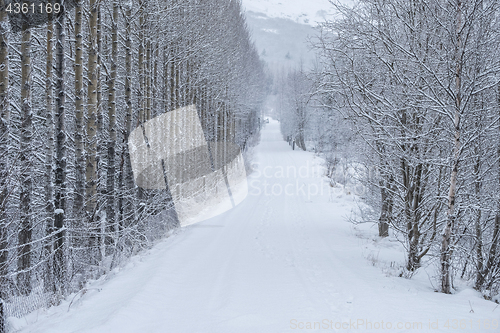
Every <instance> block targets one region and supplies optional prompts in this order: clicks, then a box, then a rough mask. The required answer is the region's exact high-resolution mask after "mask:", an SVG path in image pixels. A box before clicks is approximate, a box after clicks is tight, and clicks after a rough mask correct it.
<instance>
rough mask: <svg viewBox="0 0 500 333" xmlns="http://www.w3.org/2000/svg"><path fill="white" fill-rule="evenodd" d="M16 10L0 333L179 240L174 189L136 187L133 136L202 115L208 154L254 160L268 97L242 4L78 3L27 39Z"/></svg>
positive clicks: (4, 26)
mask: <svg viewBox="0 0 500 333" xmlns="http://www.w3.org/2000/svg"><path fill="white" fill-rule="evenodd" d="M10 3H11V1H7V0H1V1H0V9H1V10H0V30H1V31H0V66H1V68H0V114H1V118H0V312H3V316H2V314H1V313H0V332H1V331H2V330H3V328H2V327H3V322H2V318H3V317H4V316H22V315H24V314H26V313H28V312H30V311H32V310H34V309H37V308H40V307H47V306H50V305H54V304H58V303H59V302H60V300H61V299H62V298H64V297H66V296H67V295H69V294H71V293H73V292H77V291H79V290H83V289H84V288H85V285H86V282H87V281H89V280H94V279H97V278H99V277H100V276H102V275H103V274H106V273H107V272H109V271H110V270H112V269H113V268H114V267H117V266H118V265H119V264H120V262H122V261H123V259H124V258H127V257H129V256H131V255H133V254H135V253H137V252H138V251H140V250H141V249H143V248H146V247H148V246H150V245H151V244H152V243H153V242H154V241H155V240H156V239H158V238H161V237H164V236H165V235H167V233H168V232H169V230H172V229H173V228H176V227H177V226H178V221H176V215H175V211H173V209H172V206H171V205H169V196H168V189H166V190H144V189H141V188H138V187H137V186H136V184H135V183H134V178H133V174H132V169H131V165H130V156H129V151H128V145H127V140H128V137H129V134H130V133H131V131H133V130H134V129H135V128H137V127H138V126H140V125H141V124H143V123H144V122H146V121H148V120H150V119H152V118H154V117H156V116H158V115H161V114H163V113H165V112H169V111H172V110H175V109H178V108H180V107H184V106H188V105H195V106H196V109H197V110H198V115H199V118H200V120H201V123H202V126H203V130H204V133H205V135H206V136H207V141H208V140H210V141H220V140H229V141H231V142H233V143H235V144H237V145H239V147H241V148H242V150H245V149H246V148H247V147H249V146H251V145H252V144H253V142H254V141H255V137H256V133H257V131H258V127H259V117H260V106H261V103H262V101H263V99H264V97H265V96H264V95H265V90H266V87H265V86H266V85H265V78H264V76H265V75H264V69H263V65H262V63H261V61H260V59H259V57H258V53H257V51H256V49H255V47H254V45H253V43H252V41H251V39H250V35H249V31H248V29H247V27H246V23H245V19H244V17H243V14H242V10H241V4H240V2H239V1H235V0H208V1H206V0H204V1H201V0H183V1H180V0H152V1H151V0H82V1H74V4H72V5H71V6H69V5H68V10H61V11H60V13H59V14H57V15H55V14H54V15H49V16H48V18H47V21H48V23H43V24H38V25H37V26H30V25H29V24H27V23H26V24H25V23H23V24H22V26H21V27H20V29H13V27H14V25H13V24H11V23H12V22H9V15H8V13H7V11H6V9H7V6H8V5H9V4H10ZM53 3H54V1H53ZM57 3H59V2H58V1H57ZM67 3H68V4H69V2H67ZM228 129H230V130H228ZM186 167H189V166H188V165H186ZM2 302H3V303H2ZM2 304H3V306H2Z"/></svg>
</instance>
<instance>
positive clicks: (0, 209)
mask: <svg viewBox="0 0 500 333" xmlns="http://www.w3.org/2000/svg"><path fill="white" fill-rule="evenodd" d="M0 29H1V30H0V299H2V298H5V297H6V295H5V293H4V291H5V289H4V288H3V285H4V283H5V281H4V279H5V276H6V275H7V247H8V241H7V233H8V214H7V200H8V196H9V190H8V178H9V163H8V161H9V142H10V140H9V125H10V100H9V31H8V29H9V21H8V15H7V12H6V11H5V0H0ZM0 302H1V300H0ZM0 320H2V319H1V318H0Z"/></svg>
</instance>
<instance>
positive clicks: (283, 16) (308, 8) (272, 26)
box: [243, 0, 350, 69]
mask: <svg viewBox="0 0 500 333" xmlns="http://www.w3.org/2000/svg"><path fill="white" fill-rule="evenodd" d="M343 2H344V3H349V2H350V0H344V1H343ZM243 7H244V8H245V10H246V16H247V22H248V25H249V27H250V30H251V31H252V34H253V38H254V41H255V44H256V45H257V48H258V50H259V52H260V53H261V57H262V59H263V60H265V61H266V62H267V63H268V64H269V66H270V67H271V69H278V68H282V67H284V68H286V67H297V66H299V65H300V63H302V64H303V65H304V66H305V67H309V68H310V67H311V66H312V63H313V61H314V59H315V55H314V52H312V51H311V50H310V43H309V42H308V37H310V36H314V35H315V34H316V30H315V29H314V27H316V26H317V25H318V23H320V22H322V21H324V20H325V18H328V17H329V16H331V15H333V14H334V13H335V9H334V6H333V5H332V4H331V3H330V2H329V0H307V1H305V0H243Z"/></svg>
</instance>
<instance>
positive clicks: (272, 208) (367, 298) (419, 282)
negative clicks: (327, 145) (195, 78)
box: [9, 121, 500, 333]
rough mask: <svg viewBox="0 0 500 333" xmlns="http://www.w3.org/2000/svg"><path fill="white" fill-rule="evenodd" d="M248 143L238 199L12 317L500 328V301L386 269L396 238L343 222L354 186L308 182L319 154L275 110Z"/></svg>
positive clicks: (240, 329) (53, 328)
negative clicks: (446, 290) (70, 291)
mask: <svg viewBox="0 0 500 333" xmlns="http://www.w3.org/2000/svg"><path fill="white" fill-rule="evenodd" d="M255 155H256V159H257V164H256V171H255V172H254V173H253V174H252V175H251V176H250V178H249V184H250V188H249V191H250V193H249V196H248V198H247V199H246V200H245V201H244V202H243V203H241V204H240V205H239V206H237V207H236V208H235V209H233V210H231V211H228V212H226V213H224V214H223V215H220V216H217V217H214V218H212V219H210V220H207V221H205V222H202V223H199V224H195V225H192V226H189V227H186V228H183V229H182V230H180V231H179V232H177V233H176V234H174V235H172V236H171V237H169V238H167V239H165V240H164V241H162V242H160V243H159V244H157V246H155V247H154V248H153V249H151V250H150V251H148V252H147V253H145V254H142V255H140V256H136V257H134V258H132V260H131V262H130V263H129V264H128V265H127V266H126V267H124V268H122V269H121V270H120V271H119V272H115V274H113V275H112V276H109V278H108V279H103V281H96V282H94V283H92V284H91V285H90V286H89V288H88V291H87V292H86V293H85V294H84V295H83V296H82V295H76V296H75V295H73V296H71V297H68V299H67V300H66V301H64V302H63V303H62V304H61V305H60V306H58V307H54V308H51V309H49V310H40V311H38V312H36V313H33V314H31V315H29V316H27V317H25V318H22V319H14V318H11V319H10V320H9V321H10V323H11V324H12V325H13V326H14V328H15V329H16V331H19V332H43V333H55V332H64V333H69V332H103V333H104V332H106V333H110V332H119V333H126V332H134V333H135V332H175V333H183V332H186V333H196V332H200V333H212V332H213V333H225V332H227V333H245V332H251V333H267V332H269V333H279V332H294V331H305V332H321V331H330V332H381V331H385V330H384V329H382V328H381V327H384V328H386V329H387V328H388V325H389V323H390V325H391V327H392V329H387V330H388V331H392V332H500V329H499V328H498V326H497V328H496V329H493V326H491V323H492V321H493V320H498V319H500V308H499V307H498V306H497V305H496V304H495V303H493V302H489V301H485V300H483V299H481V298H480V296H479V295H478V294H477V293H476V292H474V291H472V290H471V289H467V288H465V289H462V290H461V291H460V292H457V293H456V294H454V295H444V294H440V293H435V292H433V290H432V288H431V286H430V283H429V280H428V278H427V275H425V274H424V275H423V276H421V275H418V276H417V277H414V279H412V280H407V279H404V278H399V277H395V276H394V275H393V274H391V272H390V269H389V270H387V269H386V270H385V272H384V271H383V270H382V269H381V267H379V266H380V263H383V262H384V260H387V261H392V264H391V266H397V265H400V264H401V260H403V259H402V258H403V257H402V253H401V251H400V248H399V246H397V245H394V244H395V243H394V242H391V240H390V239H389V240H384V241H380V242H377V244H376V245H374V243H373V241H372V240H371V239H376V238H377V237H376V228H369V227H363V228H360V227H356V228H354V227H353V225H352V224H350V223H348V222H346V219H345V217H346V216H349V215H350V214H351V212H352V211H354V210H355V209H356V208H355V207H356V205H355V203H354V199H353V198H352V196H351V195H345V194H342V193H341V192H339V193H330V192H329V190H328V189H329V188H328V187H327V186H325V187H323V189H324V190H323V193H321V190H319V191H315V190H314V189H315V186H314V185H316V186H317V185H319V184H326V182H325V180H324V179H323V178H320V177H313V174H312V172H311V170H312V169H314V167H317V166H318V165H320V164H321V160H320V159H319V158H317V157H314V155H313V154H312V153H309V152H302V151H292V150H291V148H290V147H289V146H288V145H287V144H286V143H285V142H283V141H282V138H281V135H280V133H279V124H278V123H277V122H276V121H271V122H270V123H269V124H267V127H266V128H265V129H264V131H263V133H262V140H261V144H260V145H259V146H258V147H257V151H256V154H255ZM294 170H295V171H296V172H297V173H299V172H301V173H300V174H298V175H297V176H296V177H294ZM316 170H317V169H316ZM287 172H288V175H287ZM313 184H314V185H313ZM301 186H303V187H301ZM308 188H309V190H310V191H309V195H308ZM266 189H267V195H266ZM280 189H282V190H283V191H284V190H287V193H288V194H289V195H285V194H281V195H278V194H279V192H280ZM318 189H319V187H318ZM273 190H274V194H275V195H273V194H272V191H273ZM258 192H260V194H259V193H258ZM315 192H318V194H314V193H315ZM360 235H361V236H362V237H359V236H360ZM367 258H368V260H367ZM372 264H374V265H372ZM72 299H74V301H73V304H72V305H71V307H69V305H70V302H71V301H72ZM471 306H472V308H473V310H474V312H473V313H472V312H471ZM68 308H69V309H68ZM455 320H456V322H455ZM447 321H448V325H449V328H447V327H446V326H445V325H446V323H447ZM368 322H370V323H371V325H372V326H371V328H370V326H369V325H370V324H368ZM308 323H309V326H308ZM315 323H316V324H315ZM362 323H364V325H360V324H362ZM414 323H417V326H415V327H413V325H414ZM418 323H421V326H419V325H420V324H418ZM429 323H431V324H432V325H436V324H437V325H438V328H437V329H433V328H432V327H429ZM488 324H490V328H489V329H486V328H485V325H488ZM381 325H383V326H381ZM454 325H457V326H456V327H457V329H453V327H455V326H454ZM460 325H462V328H463V329H460ZM464 325H465V328H464ZM478 325H481V326H480V328H479V326H478ZM398 326H400V327H401V326H402V328H398ZM405 326H406V327H407V328H405ZM410 326H411V328H409V327H410ZM301 327H303V328H304V329H301ZM308 327H309V328H310V329H307V328H308ZM335 327H337V328H335ZM377 327H378V328H377Z"/></svg>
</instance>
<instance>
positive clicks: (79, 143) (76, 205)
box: [73, 0, 85, 216]
mask: <svg viewBox="0 0 500 333" xmlns="http://www.w3.org/2000/svg"><path fill="white" fill-rule="evenodd" d="M74 25H75V136H74V140H75V194H74V198H73V214H74V216H82V210H83V202H84V198H85V173H84V172H85V171H84V167H85V158H84V152H83V149H84V147H83V43H82V3H81V0H79V1H78V2H77V3H76V6H75V23H74Z"/></svg>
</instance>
